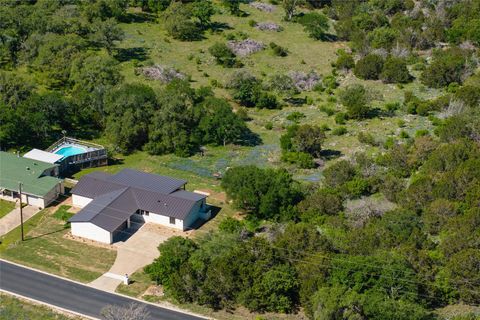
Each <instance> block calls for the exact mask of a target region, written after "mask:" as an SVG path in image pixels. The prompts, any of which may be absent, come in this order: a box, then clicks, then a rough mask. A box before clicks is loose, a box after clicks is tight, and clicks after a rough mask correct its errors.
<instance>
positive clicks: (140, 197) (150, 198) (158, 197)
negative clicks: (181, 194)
mask: <svg viewBox="0 0 480 320" xmlns="http://www.w3.org/2000/svg"><path fill="white" fill-rule="evenodd" d="M135 197H136V199H137V203H138V205H139V209H142V210H145V211H149V212H153V213H157V214H161V215H164V216H168V217H172V218H177V219H181V220H183V219H185V218H186V217H187V216H188V214H189V213H190V211H191V210H192V208H193V205H194V204H195V203H196V201H192V200H187V199H179V198H176V197H172V196H170V195H163V194H160V193H156V192H150V191H145V190H138V189H136V190H135Z"/></svg>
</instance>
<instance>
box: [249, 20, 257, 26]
mask: <svg viewBox="0 0 480 320" xmlns="http://www.w3.org/2000/svg"><path fill="white" fill-rule="evenodd" d="M248 25H249V26H250V27H255V26H256V25H257V22H256V21H255V20H253V19H251V20H248Z"/></svg>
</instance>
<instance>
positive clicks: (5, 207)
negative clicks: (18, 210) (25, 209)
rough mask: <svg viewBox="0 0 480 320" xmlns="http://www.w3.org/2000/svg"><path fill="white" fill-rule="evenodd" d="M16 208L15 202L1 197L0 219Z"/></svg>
mask: <svg viewBox="0 0 480 320" xmlns="http://www.w3.org/2000/svg"><path fill="white" fill-rule="evenodd" d="M13 209H15V202H11V201H5V200H2V199H0V219H1V218H3V217H4V216H6V215H7V213H9V212H10V211H12V210H13Z"/></svg>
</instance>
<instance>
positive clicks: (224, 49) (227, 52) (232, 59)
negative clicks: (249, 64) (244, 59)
mask: <svg viewBox="0 0 480 320" xmlns="http://www.w3.org/2000/svg"><path fill="white" fill-rule="evenodd" d="M208 52H210V54H211V55H212V56H213V57H214V58H215V61H216V62H217V63H218V64H219V65H221V66H224V67H227V68H232V67H233V66H235V64H236V62H237V59H236V56H235V54H234V53H233V51H232V50H231V49H230V48H229V47H228V46H227V45H226V44H225V43H221V42H217V43H215V44H214V45H213V46H211V47H210V48H209V49H208Z"/></svg>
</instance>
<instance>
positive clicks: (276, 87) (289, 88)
mask: <svg viewBox="0 0 480 320" xmlns="http://www.w3.org/2000/svg"><path fill="white" fill-rule="evenodd" d="M268 88H269V89H270V90H273V91H275V92H277V93H280V94H286V95H288V96H291V95H294V94H296V93H298V90H297V87H296V86H295V83H294V82H293V80H292V78H291V77H289V76H288V75H286V74H274V75H273V76H272V77H271V78H270V79H269V82H268Z"/></svg>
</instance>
